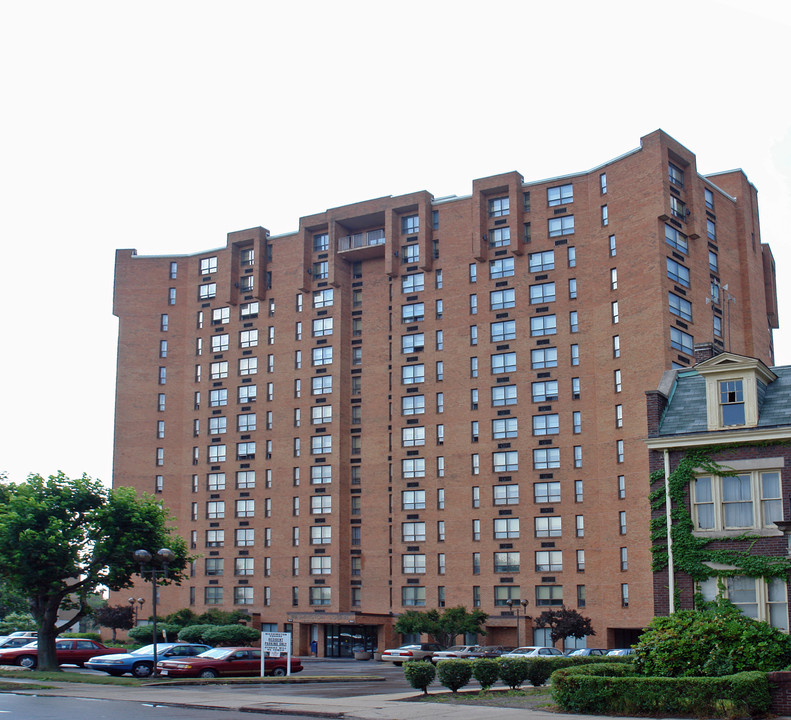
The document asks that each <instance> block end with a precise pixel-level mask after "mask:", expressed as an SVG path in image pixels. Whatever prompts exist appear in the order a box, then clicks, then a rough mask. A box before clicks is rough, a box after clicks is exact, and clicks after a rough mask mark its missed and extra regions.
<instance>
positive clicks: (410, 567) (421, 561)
mask: <svg viewBox="0 0 791 720" xmlns="http://www.w3.org/2000/svg"><path fill="white" fill-rule="evenodd" d="M401 572H402V573H403V574H404V575H424V574H425V573H426V556H425V555H402V556H401Z"/></svg>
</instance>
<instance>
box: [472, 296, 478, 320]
mask: <svg viewBox="0 0 791 720" xmlns="http://www.w3.org/2000/svg"><path fill="white" fill-rule="evenodd" d="M477 314H478V296H477V295H476V294H475V293H473V294H472V295H470V315H477Z"/></svg>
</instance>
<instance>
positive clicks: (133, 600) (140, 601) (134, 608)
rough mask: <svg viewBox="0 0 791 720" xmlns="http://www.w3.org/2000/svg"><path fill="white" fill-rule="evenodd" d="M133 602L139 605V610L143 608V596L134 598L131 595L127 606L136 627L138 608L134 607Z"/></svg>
mask: <svg viewBox="0 0 791 720" xmlns="http://www.w3.org/2000/svg"><path fill="white" fill-rule="evenodd" d="M135 603H137V604H138V605H139V606H140V610H141V611H142V610H143V604H144V603H145V598H137V600H135V599H134V598H133V597H131V598H129V606H130V607H131V608H132V616H133V619H134V623H135V627H137V618H138V610H137V607H135Z"/></svg>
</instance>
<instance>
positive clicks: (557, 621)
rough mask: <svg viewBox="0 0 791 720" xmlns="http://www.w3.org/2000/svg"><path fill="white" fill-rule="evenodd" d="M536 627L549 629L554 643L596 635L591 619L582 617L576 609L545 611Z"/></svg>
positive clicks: (536, 620) (539, 617) (537, 620)
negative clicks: (570, 638)
mask: <svg viewBox="0 0 791 720" xmlns="http://www.w3.org/2000/svg"><path fill="white" fill-rule="evenodd" d="M535 625H536V627H540V628H546V627H548V628H549V636H550V637H551V638H552V642H553V643H556V642H557V641H558V640H565V639H566V638H567V637H575V638H581V637H585V636H586V635H595V634H596V633H595V632H594V630H593V627H591V620H590V618H587V617H584V616H582V615H580V613H578V612H577V611H576V610H574V608H567V607H561V608H558V609H557V610H544V612H542V613H541V614H540V615H539V616H538V617H537V618H536V619H535Z"/></svg>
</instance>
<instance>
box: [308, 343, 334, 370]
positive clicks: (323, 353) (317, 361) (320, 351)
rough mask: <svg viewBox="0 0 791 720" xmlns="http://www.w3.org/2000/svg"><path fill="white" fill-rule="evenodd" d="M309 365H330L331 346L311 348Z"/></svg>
mask: <svg viewBox="0 0 791 720" xmlns="http://www.w3.org/2000/svg"><path fill="white" fill-rule="evenodd" d="M311 363H312V364H313V366H314V367H315V366H317V365H330V364H331V363H332V345H325V346H323V347H317V348H313V349H312V350H311Z"/></svg>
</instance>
